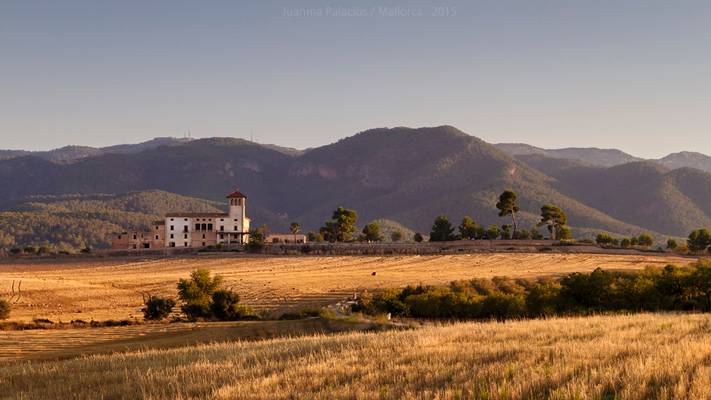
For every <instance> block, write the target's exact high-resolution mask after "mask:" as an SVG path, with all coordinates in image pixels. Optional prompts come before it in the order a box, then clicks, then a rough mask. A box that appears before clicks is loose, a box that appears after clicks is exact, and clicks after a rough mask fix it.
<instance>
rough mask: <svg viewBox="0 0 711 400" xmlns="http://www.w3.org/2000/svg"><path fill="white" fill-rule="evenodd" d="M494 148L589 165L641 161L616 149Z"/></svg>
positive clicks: (513, 145)
mask: <svg viewBox="0 0 711 400" xmlns="http://www.w3.org/2000/svg"><path fill="white" fill-rule="evenodd" d="M496 147H497V148H498V149H500V150H502V151H504V152H506V153H507V154H510V155H512V156H528V155H541V156H545V157H549V158H556V159H565V160H576V161H580V162H583V163H586V164H589V165H595V166H601V167H614V166H615V165H621V164H626V163H630V162H635V161H641V160H642V159H641V158H638V157H635V156H632V155H630V154H627V153H625V152H623V151H621V150H617V149H598V148H595V147H567V148H563V149H542V148H540V147H534V146H531V145H528V144H523V143H499V144H496Z"/></svg>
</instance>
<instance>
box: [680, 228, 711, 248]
mask: <svg viewBox="0 0 711 400" xmlns="http://www.w3.org/2000/svg"><path fill="white" fill-rule="evenodd" d="M686 242H687V244H688V246H689V250H691V251H694V252H701V251H704V250H706V249H707V248H709V246H711V232H709V230H708V229H706V228H702V229H696V230H695V231H692V232H691V233H690V234H689V239H687V241H686Z"/></svg>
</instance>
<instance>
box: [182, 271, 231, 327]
mask: <svg viewBox="0 0 711 400" xmlns="http://www.w3.org/2000/svg"><path fill="white" fill-rule="evenodd" d="M222 281H223V279H222V277H221V276H220V275H215V277H214V278H213V277H211V276H210V271H209V270H207V269H198V270H195V271H193V272H191V273H190V279H181V280H180V281H179V282H178V298H179V299H180V300H181V301H182V302H183V306H182V307H181V309H182V311H183V313H185V315H186V316H187V317H188V319H190V320H196V319H198V318H209V317H210V316H211V310H210V305H211V303H212V295H213V293H215V291H216V290H218V289H219V288H220V286H222Z"/></svg>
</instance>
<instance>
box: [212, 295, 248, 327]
mask: <svg viewBox="0 0 711 400" xmlns="http://www.w3.org/2000/svg"><path fill="white" fill-rule="evenodd" d="M239 300H240V298H239V295H238V294H237V293H235V292H233V291H231V290H226V289H221V290H217V291H215V293H213V294H212V304H210V311H211V312H212V317H213V318H216V319H219V320H220V321H234V320H237V319H240V318H241V317H242V316H243V314H244V309H243V308H242V307H241V306H240V305H239Z"/></svg>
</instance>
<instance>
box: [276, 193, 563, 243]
mask: <svg viewBox="0 0 711 400" xmlns="http://www.w3.org/2000/svg"><path fill="white" fill-rule="evenodd" d="M496 208H497V210H498V215H499V216H500V217H507V216H508V217H510V218H511V224H510V225H509V224H504V225H501V226H499V225H490V226H488V227H484V226H482V225H479V224H477V223H476V222H475V221H474V219H473V218H472V217H470V216H465V217H464V218H463V219H462V222H461V224H460V225H459V229H458V233H455V228H454V227H453V226H452V223H451V222H450V221H449V218H448V217H447V216H446V215H440V216H438V217H436V219H435V221H434V223H433V225H432V230H431V232H430V241H433V242H436V241H449V240H458V239H470V240H473V239H490V240H492V239H499V238H501V239H543V238H544V236H543V235H542V234H541V233H540V232H539V231H538V228H540V227H545V228H546V229H547V230H548V237H549V238H551V239H558V240H561V239H568V238H570V237H571V232H570V228H569V227H568V225H567V224H568V216H567V215H566V214H565V212H564V211H563V210H562V209H561V208H560V207H558V206H555V205H552V204H546V205H544V206H543V207H541V220H540V222H539V223H538V224H536V225H535V226H534V227H532V228H531V229H530V230H528V229H520V228H519V223H518V219H517V213H518V212H519V210H520V207H519V205H518V200H517V196H516V193H515V192H513V191H511V190H506V191H504V192H503V193H502V194H501V195H500V196H499V200H498V202H497V203H496ZM357 222H358V214H357V213H356V211H355V210H351V209H347V208H344V207H338V208H337V209H336V210H335V211H334V212H333V214H332V216H331V219H330V220H328V221H326V222H325V223H324V225H323V226H322V227H321V228H320V229H319V230H318V232H309V233H308V235H307V236H308V239H309V241H312V242H321V241H327V242H352V241H361V242H379V241H382V240H383V235H382V233H381V229H380V226H379V225H378V224H377V223H376V222H371V223H369V224H366V225H365V226H364V227H363V229H362V230H361V231H360V232H358V228H357V227H356V224H357ZM300 229H301V225H300V224H298V223H296V222H293V223H292V224H291V226H290V230H291V232H292V233H293V234H296V233H298V232H299V230H300ZM402 239H403V234H402V232H400V231H397V230H396V231H394V232H392V233H391V234H390V240H392V241H394V242H397V241H400V240H402ZM423 239H424V238H423V236H422V234H420V233H419V232H416V233H415V234H414V235H413V236H412V240H414V241H416V242H421V241H422V240H423Z"/></svg>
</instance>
